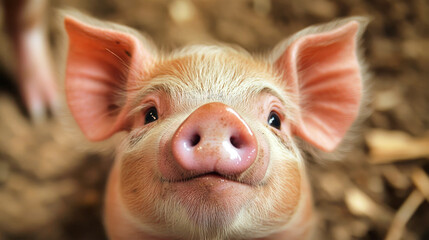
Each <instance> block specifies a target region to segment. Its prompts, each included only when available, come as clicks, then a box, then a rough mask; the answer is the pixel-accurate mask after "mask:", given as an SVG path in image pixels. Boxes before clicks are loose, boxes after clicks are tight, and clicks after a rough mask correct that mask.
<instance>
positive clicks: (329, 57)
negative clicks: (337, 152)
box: [275, 21, 362, 151]
mask: <svg viewBox="0 0 429 240" xmlns="http://www.w3.org/2000/svg"><path fill="white" fill-rule="evenodd" d="M322 29H323V28H322ZM358 30H359V22H357V21H350V22H348V23H346V24H344V25H342V26H339V27H336V28H334V29H331V30H329V31H327V32H324V31H322V32H315V33H309V34H308V35H304V36H299V37H297V38H296V40H295V41H293V42H292V43H291V44H290V46H288V48H287V49H286V50H285V52H284V53H283V55H281V56H280V58H279V59H278V60H277V61H276V63H275V66H276V67H277V68H278V69H279V70H280V71H281V72H283V80H284V81H286V85H288V86H289V88H290V90H292V92H293V95H296V96H297V98H298V99H297V102H298V104H299V111H298V113H297V115H298V124H297V125H296V126H295V128H294V129H293V131H294V133H295V134H296V135H297V136H299V137H301V138H303V139H304V140H306V141H308V142H310V143H311V144H313V145H315V146H317V147H318V148H320V149H322V150H324V151H332V150H333V149H334V148H335V147H336V146H337V145H338V144H339V142H340V141H341V140H342V138H343V137H344V135H345V133H346V132H347V130H348V129H349V127H350V126H351V124H352V123H353V121H354V120H355V118H356V117H357V114H358V112H359V107H360V99H361V91H362V76H361V66H360V64H359V60H358V58H357V53H356V51H357V40H358V39H357V33H358Z"/></svg>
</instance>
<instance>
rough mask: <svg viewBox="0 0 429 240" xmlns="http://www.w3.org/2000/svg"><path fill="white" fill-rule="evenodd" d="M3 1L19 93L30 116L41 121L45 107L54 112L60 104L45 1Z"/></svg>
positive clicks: (44, 114) (44, 115)
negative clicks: (11, 42) (50, 47)
mask: <svg viewBox="0 0 429 240" xmlns="http://www.w3.org/2000/svg"><path fill="white" fill-rule="evenodd" d="M3 3H4V6H5V9H6V11H5V13H6V14H5V15H6V19H5V22H6V24H7V28H8V32H9V34H10V36H11V39H12V41H13V46H14V51H15V55H16V77H17V79H18V84H19V89H20V92H21V96H22V98H23V100H24V104H25V106H26V108H27V110H28V111H29V113H30V116H31V118H32V120H34V121H35V122H40V121H42V120H43V119H44V118H45V117H46V116H47V115H46V114H47V112H46V111H47V110H50V111H51V112H52V113H54V114H55V113H56V111H58V108H59V96H58V87H57V83H56V76H55V73H54V70H53V69H54V67H53V63H52V60H51V56H50V49H49V41H48V34H47V23H46V21H45V16H46V14H47V13H46V12H47V11H46V8H47V1H46V0H42V1H36V0H17V1H8V0H4V1H3Z"/></svg>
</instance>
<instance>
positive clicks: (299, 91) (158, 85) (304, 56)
mask: <svg viewBox="0 0 429 240" xmlns="http://www.w3.org/2000/svg"><path fill="white" fill-rule="evenodd" d="M65 25H66V30H67V32H68V34H69V38H70V41H69V42H70V46H69V55H68V61H67V73H66V91H67V101H68V105H69V107H70V109H71V112H72V114H73V116H74V118H75V119H76V121H77V123H78V125H79V126H80V128H81V129H82V131H83V132H84V134H85V135H86V136H87V137H88V138H89V139H91V140H97V141H98V140H103V139H106V138H108V137H110V136H111V135H112V134H114V133H116V132H118V131H121V130H125V131H128V135H127V136H126V137H125V138H124V139H123V141H122V144H121V145H120V146H119V147H118V150H117V157H116V160H115V164H114V167H113V169H112V171H111V174H110V177H109V181H108V185H107V194H106V206H105V224H106V229H107V233H108V236H109V238H110V239H115V240H122V239H150V240H183V239H186V240H191V239H192V240H193V239H213V240H220V239H259V240H283V239H289V240H304V239H310V237H311V235H312V229H313V215H312V212H313V210H312V200H311V191H310V186H309V184H308V180H307V177H306V173H305V168H304V162H303V159H302V156H301V153H300V150H299V149H298V145H297V144H296V143H295V140H294V138H293V136H292V135H295V136H299V137H301V138H302V139H304V140H306V141H307V142H309V143H310V144H313V145H314V146H315V147H318V148H319V149H321V150H325V151H331V150H333V149H334V148H335V147H336V146H337V145H338V143H339V142H340V141H341V139H342V138H343V136H344V134H345V133H346V131H347V130H348V128H349V127H350V125H351V124H352V123H353V121H354V118H355V117H356V116H357V113H358V111H359V106H360V96H361V84H362V83H361V82H362V81H361V78H362V76H361V74H360V71H361V68H360V64H359V61H358V59H357V55H356V52H355V49H356V46H357V35H358V29H359V26H360V25H364V24H362V23H361V22H359V21H357V20H347V21H343V22H342V23H334V24H331V25H329V24H328V26H325V27H324V28H320V29H318V28H315V29H310V30H307V31H304V32H301V33H298V34H297V35H295V36H293V37H292V40H290V41H286V43H287V44H282V45H281V46H280V47H279V48H276V49H277V50H275V52H274V55H275V56H276V57H275V59H272V60H265V61H259V60H257V59H254V58H252V57H250V56H249V55H247V54H243V53H242V52H239V51H235V50H232V49H229V48H222V47H213V48H209V47H201V46H199V47H196V48H194V49H187V51H183V52H179V53H176V54H173V56H172V57H161V58H159V59H162V60H159V59H158V57H157V56H156V55H154V54H153V51H151V50H150V49H149V48H148V46H147V45H145V44H144V42H140V41H139V39H138V37H136V36H135V35H133V34H130V33H129V32H130V31H129V30H125V31H121V30H118V27H117V26H115V27H112V28H111V29H107V28H103V27H95V26H91V25H87V24H85V23H83V22H80V21H79V20H77V19H74V18H66V20H65ZM95 25H98V24H95ZM153 108H155V109H157V113H158V118H157V119H155V121H150V122H145V115H146V114H147V112H148V109H153ZM271 113H276V114H277V115H278V121H280V126H281V127H278V126H275V125H274V126H273V125H270V124H269V123H268V122H267V118H269V116H271Z"/></svg>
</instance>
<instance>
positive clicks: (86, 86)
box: [65, 18, 152, 141]
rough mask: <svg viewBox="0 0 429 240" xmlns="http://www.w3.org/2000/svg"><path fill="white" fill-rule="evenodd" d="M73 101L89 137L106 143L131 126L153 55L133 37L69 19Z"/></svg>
mask: <svg viewBox="0 0 429 240" xmlns="http://www.w3.org/2000/svg"><path fill="white" fill-rule="evenodd" d="M65 27H66V30H67V33H68V36H69V52H68V58H67V70H66V95H67V103H68V105H69V107H70V110H71V112H72V115H73V116H74V118H75V119H76V121H77V123H78V125H79V126H80V128H81V129H82V131H83V133H84V134H85V135H86V136H87V137H88V138H89V139H90V140H94V141H96V140H102V139H105V138H107V137H109V136H110V135H112V134H113V133H115V132H117V131H120V130H122V129H124V128H126V127H127V124H128V123H127V114H128V112H129V110H130V109H129V103H128V102H129V101H130V99H132V94H133V93H134V92H135V91H134V90H135V89H136V87H137V84H138V82H139V81H140V82H141V80H142V79H144V78H145V73H146V71H147V70H148V68H149V67H150V65H151V64H150V63H151V62H152V56H151V55H149V54H148V52H149V51H148V50H147V49H145V47H144V46H143V45H142V43H141V42H140V41H139V40H138V38H137V37H135V36H134V35H132V34H129V33H126V32H121V31H118V30H113V29H105V28H100V27H96V26H92V25H88V24H86V23H83V22H80V21H78V20H76V19H74V18H66V19H65Z"/></svg>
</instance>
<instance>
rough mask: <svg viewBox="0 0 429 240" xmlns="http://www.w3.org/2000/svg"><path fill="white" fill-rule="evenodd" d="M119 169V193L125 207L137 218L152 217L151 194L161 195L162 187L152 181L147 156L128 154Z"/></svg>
mask: <svg viewBox="0 0 429 240" xmlns="http://www.w3.org/2000/svg"><path fill="white" fill-rule="evenodd" d="M120 169H121V171H120V183H121V185H120V190H121V192H120V193H121V196H122V200H123V203H124V204H125V207H126V209H127V210H128V211H129V213H131V214H132V215H134V216H135V217H137V218H140V219H151V218H152V219H153V218H154V217H155V216H156V212H155V207H154V206H155V204H154V202H153V199H152V198H151V196H159V195H161V191H162V187H161V186H160V183H157V182H156V181H154V179H155V175H154V173H153V170H152V169H151V167H150V162H149V161H148V158H147V156H144V155H140V156H129V157H128V158H125V159H123V161H122V165H121V168H120Z"/></svg>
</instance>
